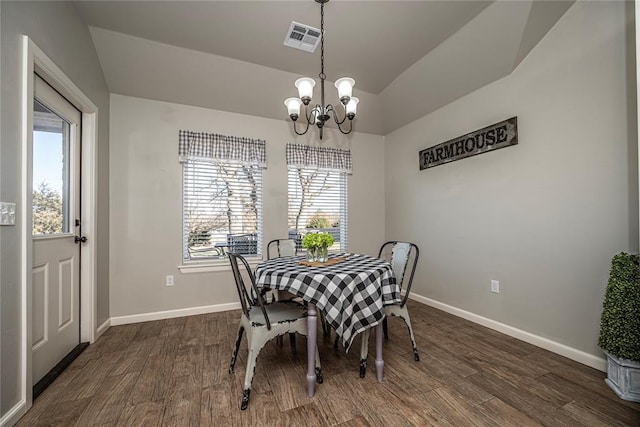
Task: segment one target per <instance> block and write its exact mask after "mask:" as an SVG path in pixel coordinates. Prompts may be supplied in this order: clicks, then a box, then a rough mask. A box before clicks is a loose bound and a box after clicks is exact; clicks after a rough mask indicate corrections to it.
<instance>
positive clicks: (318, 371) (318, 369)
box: [316, 345, 324, 384]
mask: <svg viewBox="0 0 640 427" xmlns="http://www.w3.org/2000/svg"><path fill="white" fill-rule="evenodd" d="M316 382H317V383H318V384H322V383H323V382H324V379H323V378H322V367H321V366H320V352H318V346H317V345H316Z"/></svg>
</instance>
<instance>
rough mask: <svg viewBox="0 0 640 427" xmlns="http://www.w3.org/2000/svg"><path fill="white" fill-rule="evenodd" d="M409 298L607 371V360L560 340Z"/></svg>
mask: <svg viewBox="0 0 640 427" xmlns="http://www.w3.org/2000/svg"><path fill="white" fill-rule="evenodd" d="M409 298H411V299H412V300H414V301H417V302H420V303H422V304H426V305H428V306H431V307H434V308H437V309H439V310H442V311H445V312H447V313H450V314H453V315H454V316H458V317H462V318H463V319H467V320H469V321H471V322H473V323H477V324H479V325H482V326H486V327H487V328H489V329H493V330H495V331H498V332H502V333H503V334H505V335H509V336H510V337H513V338H517V339H519V340H522V341H524V342H527V343H529V344H532V345H535V346H536V347H540V348H544V349H545V350H549V351H550V352H552V353H556V354H559V355H561V356H564V357H566V358H569V359H571V360H575V361H576V362H578V363H582V364H583V365H587V366H590V367H592V368H595V369H597V370H599V371H603V372H606V371H607V361H606V360H605V359H603V358H601V357H598V356H595V355H593V354H589V353H585V352H584V351H582V350H578V349H575V348H573V347H569V346H567V345H564V344H561V343H559V342H556V341H552V340H550V339H547V338H544V337H541V336H538V335H534V334H532V333H530V332H527V331H523V330H522V329H518V328H514V327H513V326H509V325H506V324H504V323H500V322H498V321H496V320H492V319H488V318H486V317H483V316H480V315H478V314H475V313H471V312H469V311H466V310H462V309H460V308H457V307H454V306H451V305H448V304H444V303H442V302H439V301H436V300H433V299H431V298H427V297H423V296H422V295H418V294H415V293H413V292H411V293H410V294H409Z"/></svg>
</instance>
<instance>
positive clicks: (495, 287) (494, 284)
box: [491, 280, 500, 294]
mask: <svg viewBox="0 0 640 427" xmlns="http://www.w3.org/2000/svg"><path fill="white" fill-rule="evenodd" d="M491 292H494V293H496V294H499V293H500V282H498V281H497V280H492V281H491Z"/></svg>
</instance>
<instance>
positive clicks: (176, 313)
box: [109, 302, 242, 326]
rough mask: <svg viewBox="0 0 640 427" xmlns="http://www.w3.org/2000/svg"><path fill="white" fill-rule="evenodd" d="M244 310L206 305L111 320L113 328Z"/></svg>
mask: <svg viewBox="0 0 640 427" xmlns="http://www.w3.org/2000/svg"><path fill="white" fill-rule="evenodd" d="M240 308H242V307H241V306H240V303H239V302H231V303H228V304H216V305H204V306H201V307H190V308H181V309H177V310H166V311H155V312H153V313H142V314H131V315H128V316H116V317H112V318H111V319H109V320H110V324H111V326H117V325H127V324H129V323H138V322H148V321H151V320H162V319H172V318H174V317H183V316H193V315H195V314H207V313H217V312H219V311H229V310H238V309H240Z"/></svg>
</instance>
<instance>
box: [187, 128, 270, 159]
mask: <svg viewBox="0 0 640 427" xmlns="http://www.w3.org/2000/svg"><path fill="white" fill-rule="evenodd" d="M178 159H179V160H180V162H186V161H187V160H200V161H205V162H211V163H217V162H219V161H224V162H225V163H238V164H246V165H257V166H260V167H262V168H266V167H267V151H266V142H265V141H263V140H261V139H251V138H241V137H237V136H225V135H219V134H217V133H206V132H191V131H186V130H181V131H180V133H179V143H178Z"/></svg>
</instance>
